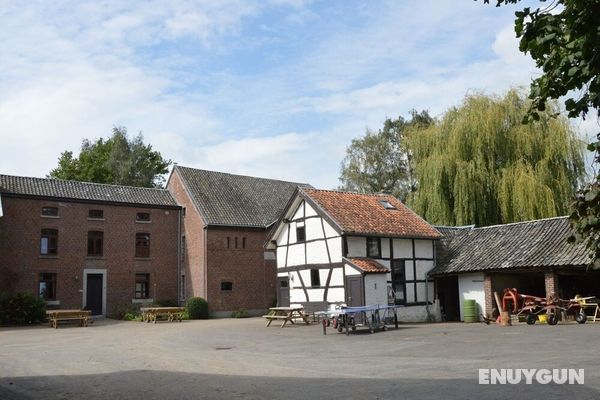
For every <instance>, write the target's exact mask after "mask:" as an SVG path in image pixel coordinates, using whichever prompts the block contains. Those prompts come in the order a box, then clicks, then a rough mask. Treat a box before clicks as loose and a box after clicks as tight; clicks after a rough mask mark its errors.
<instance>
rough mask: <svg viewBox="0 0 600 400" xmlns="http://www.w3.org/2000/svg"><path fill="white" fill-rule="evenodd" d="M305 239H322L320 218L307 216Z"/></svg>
mask: <svg viewBox="0 0 600 400" xmlns="http://www.w3.org/2000/svg"><path fill="white" fill-rule="evenodd" d="M305 222H306V240H315V239H323V227H322V226H321V218H309V219H307V220H306V221H305Z"/></svg>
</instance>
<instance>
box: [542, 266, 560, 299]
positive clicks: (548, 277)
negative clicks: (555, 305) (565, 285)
mask: <svg viewBox="0 0 600 400" xmlns="http://www.w3.org/2000/svg"><path fill="white" fill-rule="evenodd" d="M544 285H545V286H546V297H549V296H550V295H558V275H556V274H555V273H554V272H545V273H544Z"/></svg>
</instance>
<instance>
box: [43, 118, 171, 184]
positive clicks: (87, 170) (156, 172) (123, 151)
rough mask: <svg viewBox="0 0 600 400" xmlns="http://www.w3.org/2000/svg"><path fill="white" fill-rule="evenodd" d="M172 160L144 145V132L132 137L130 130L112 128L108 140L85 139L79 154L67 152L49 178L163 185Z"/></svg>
mask: <svg viewBox="0 0 600 400" xmlns="http://www.w3.org/2000/svg"><path fill="white" fill-rule="evenodd" d="M169 165H171V160H165V159H164V158H163V157H162V156H161V154H160V153H159V152H158V151H155V150H152V146H151V145H150V144H144V138H143V136H142V134H141V133H139V134H138V135H136V136H135V137H133V139H129V138H128V136H127V129H126V128H124V127H115V128H113V134H112V136H111V137H110V138H108V139H106V140H105V139H103V138H100V139H96V141H95V142H92V141H90V140H88V139H84V140H83V142H82V144H81V151H80V153H79V156H78V157H73V152H71V151H65V152H63V153H62V154H61V156H60V158H59V159H58V166H57V167H56V168H54V169H53V170H52V171H50V174H49V177H51V178H57V179H67V180H76V181H83V182H96V183H110V184H115V185H129V186H140V187H162V185H163V184H164V177H163V176H162V175H163V174H166V173H167V172H168V168H169Z"/></svg>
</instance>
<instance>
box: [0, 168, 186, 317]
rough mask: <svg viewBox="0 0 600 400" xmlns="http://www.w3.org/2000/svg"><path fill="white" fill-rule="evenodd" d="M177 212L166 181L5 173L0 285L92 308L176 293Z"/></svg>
mask: <svg viewBox="0 0 600 400" xmlns="http://www.w3.org/2000/svg"><path fill="white" fill-rule="evenodd" d="M179 214H180V207H179V206H178V205H177V203H175V200H174V199H173V197H172V196H171V195H170V193H169V192H168V191H167V190H164V189H147V188H137V187H128V186H114V185H102V184H96V183H83V182H74V181H63V180H57V179H41V178H27V177H20V176H10V175H0V216H2V218H0V291H6V292H11V293H17V292H25V293H34V294H36V295H39V296H41V297H42V298H44V299H45V300H46V303H47V305H48V306H49V307H57V308H58V307H60V308H87V309H89V310H91V311H92V314H94V315H116V314H118V313H119V312H124V310H127V309H129V308H131V307H132V306H137V305H140V304H144V303H151V302H153V301H155V300H170V301H176V300H177V279H178V268H179V264H178V249H179V246H178V239H177V238H178V237H179Z"/></svg>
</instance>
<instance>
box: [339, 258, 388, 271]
mask: <svg viewBox="0 0 600 400" xmlns="http://www.w3.org/2000/svg"><path fill="white" fill-rule="evenodd" d="M344 259H345V260H347V261H348V262H349V263H350V264H352V265H354V266H355V267H356V268H358V269H359V270H361V271H362V272H364V273H365V274H382V273H387V272H390V269H389V268H387V267H386V266H384V265H381V264H379V263H378V262H377V261H375V260H373V259H371V258H344Z"/></svg>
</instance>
